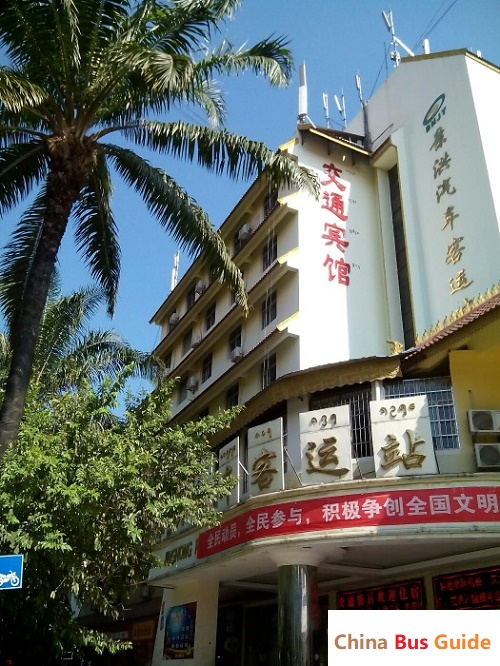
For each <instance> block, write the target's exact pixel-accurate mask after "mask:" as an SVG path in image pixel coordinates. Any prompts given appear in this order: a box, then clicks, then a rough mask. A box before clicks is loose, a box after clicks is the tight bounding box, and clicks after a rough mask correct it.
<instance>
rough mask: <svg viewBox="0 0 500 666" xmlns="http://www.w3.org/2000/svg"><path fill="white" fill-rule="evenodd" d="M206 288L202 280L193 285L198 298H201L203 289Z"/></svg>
mask: <svg viewBox="0 0 500 666" xmlns="http://www.w3.org/2000/svg"><path fill="white" fill-rule="evenodd" d="M206 288H207V284H206V282H204V281H203V280H198V282H197V283H196V284H195V287H194V290H195V292H196V293H197V294H198V296H201V294H203V292H204V291H205V289H206Z"/></svg>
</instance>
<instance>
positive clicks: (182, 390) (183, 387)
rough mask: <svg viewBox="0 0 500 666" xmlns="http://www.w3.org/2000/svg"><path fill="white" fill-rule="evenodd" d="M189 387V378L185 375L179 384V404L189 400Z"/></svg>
mask: <svg viewBox="0 0 500 666" xmlns="http://www.w3.org/2000/svg"><path fill="white" fill-rule="evenodd" d="M187 385H188V376H187V375H185V376H184V377H182V379H181V381H180V382H179V404H181V402H184V400H185V399H186V398H187Z"/></svg>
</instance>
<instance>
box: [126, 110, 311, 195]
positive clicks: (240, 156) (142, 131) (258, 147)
mask: <svg viewBox="0 0 500 666" xmlns="http://www.w3.org/2000/svg"><path fill="white" fill-rule="evenodd" d="M123 134H124V135H125V137H126V138H127V139H128V140H131V141H134V142H135V143H136V144H138V145H140V146H146V147H147V148H150V149H151V150H155V151H157V152H159V153H168V154H170V155H172V156H173V157H176V158H180V159H183V160H186V161H189V162H194V161H196V162H197V163H198V164H199V165H200V166H203V167H204V168H206V169H209V170H210V171H214V172H215V173H217V174H222V173H225V174H227V175H228V176H230V177H231V178H233V179H250V178H255V177H256V176H258V175H259V174H261V173H263V172H264V170H265V171H266V173H267V174H268V175H269V178H270V180H271V182H272V184H273V185H275V186H286V187H291V186H293V185H295V186H298V187H301V188H303V189H305V190H306V191H308V192H310V193H311V194H313V195H314V196H319V183H318V180H317V177H316V176H315V174H314V173H313V172H312V171H311V170H309V169H306V168H304V167H302V166H300V165H298V164H297V163H296V162H295V161H294V160H292V159H290V158H288V157H287V156H285V155H281V154H279V153H273V151H271V150H270V149H269V148H267V147H266V146H265V145H264V144H263V143H260V142H257V141H251V140H250V139H247V138H246V137H242V136H239V135H238V134H233V133H231V132H227V131H225V130H216V129H213V128H210V127H203V126H200V125H191V124H189V123H183V122H178V123H161V122H143V123H140V124H139V125H138V126H131V127H127V128H124V129H123Z"/></svg>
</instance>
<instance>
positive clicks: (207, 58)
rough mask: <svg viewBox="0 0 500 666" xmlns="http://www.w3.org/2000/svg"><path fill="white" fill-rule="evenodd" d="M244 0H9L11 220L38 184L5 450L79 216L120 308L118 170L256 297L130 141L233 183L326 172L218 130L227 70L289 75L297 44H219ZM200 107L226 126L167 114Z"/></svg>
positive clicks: (6, 123)
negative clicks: (70, 229) (62, 251)
mask: <svg viewBox="0 0 500 666" xmlns="http://www.w3.org/2000/svg"><path fill="white" fill-rule="evenodd" d="M239 4H240V2H239V0H78V2H75V0H3V2H2V11H1V12H0V46H1V47H2V49H3V53H4V54H5V57H6V58H7V59H8V65H7V66H4V67H0V215H2V214H4V213H5V212H6V211H8V210H9V209H11V208H12V207H13V206H15V205H16V204H18V203H19V202H20V201H23V200H25V199H26V197H27V196H28V195H30V194H31V193H33V196H34V199H33V200H32V203H31V205H30V206H29V208H28V210H27V212H26V213H25V214H24V216H23V217H22V218H21V220H20V222H19V224H18V225H17V227H16V229H15V230H14V232H13V234H12V236H11V239H10V243H9V245H8V247H7V251H6V255H5V260H4V266H3V271H2V273H3V280H2V284H3V287H2V300H3V304H4V309H6V310H7V311H8V312H12V313H15V315H14V316H13V323H12V331H13V335H12V360H11V367H10V371H9V376H8V380H7V384H6V390H5V395H4V401H3V404H2V409H1V412H0V456H1V455H2V452H3V451H4V450H5V447H6V446H7V445H8V444H9V443H11V442H13V441H14V440H15V438H16V435H17V432H18V428H19V423H20V420H21V418H22V412H23V407H24V402H25V399H26V395H27V391H28V386H29V379H30V371H31V365H32V360H33V354H34V350H35V345H36V338H37V335H38V332H39V325H40V320H41V317H42V313H43V308H44V305H45V302H46V298H47V294H48V290H49V284H50V279H51V275H52V271H53V267H54V264H55V261H56V257H57V254H58V250H59V247H60V243H61V240H62V238H63V236H64V233H65V231H66V228H67V225H68V222H69V220H70V219H72V221H73V222H74V228H75V239H76V244H77V247H78V250H79V252H80V253H81V254H82V255H83V257H84V258H85V260H86V262H87V264H88V266H89V269H90V272H91V274H92V276H93V278H94V279H95V280H96V281H97V282H98V283H99V284H100V285H101V286H102V288H103V289H104V291H105V293H106V297H107V300H108V309H109V311H110V312H112V310H113V306H114V303H115V298H116V291H117V285H118V276H119V267H120V261H119V245H118V238H117V224H116V221H115V219H114V217H113V214H112V211H111V207H110V196H111V191H112V179H111V170H114V172H116V173H117V174H118V175H119V176H120V177H121V178H122V179H123V180H124V181H125V183H126V184H127V185H128V186H129V187H130V188H131V189H132V190H135V191H136V192H137V193H138V194H139V195H140V196H141V197H142V198H143V200H144V201H145V203H146V205H147V207H148V209H149V211H150V212H151V213H152V215H153V216H154V217H156V218H157V219H158V221H159V222H160V224H161V225H163V226H164V227H165V228H166V229H167V230H168V231H169V232H170V233H171V234H172V235H173V237H174V239H175V240H176V242H177V243H178V244H179V246H180V247H182V248H183V249H185V250H187V251H189V252H191V253H193V252H201V253H202V255H203V257H204V258H205V259H206V260H207V262H208V263H209V264H210V266H211V268H212V269H213V271H214V273H215V275H216V276H217V277H218V278H219V279H220V280H221V281H224V282H226V283H228V284H229V285H230V286H231V288H232V289H233V290H234V291H235V293H236V297H237V300H238V301H239V302H240V303H241V304H242V305H243V306H245V304H246V294H245V289H244V283H243V279H242V276H241V274H240V272H239V271H238V269H237V268H236V266H235V265H234V264H233V263H232V261H231V259H230V256H229V254H228V251H227V248H226V247H225V245H224V243H223V241H222V239H221V237H220V235H219V234H218V233H216V231H215V230H214V228H213V227H212V225H211V223H210V221H209V219H208V217H207V215H206V214H205V213H204V211H203V210H202V209H201V208H200V206H199V205H198V204H197V203H196V202H195V200H194V199H192V198H191V197H190V196H189V195H188V194H187V192H186V191H185V190H183V189H182V188H181V187H180V186H179V185H178V184H177V183H176V182H175V180H174V179H173V178H172V177H170V176H169V175H168V173H167V172H166V171H164V170H162V169H159V168H155V167H153V166H152V165H151V164H149V162H148V161H146V160H145V159H144V158H143V157H141V156H140V155H139V154H137V153H136V152H134V151H133V150H132V149H131V148H128V147H124V146H123V144H120V145H117V144H116V143H109V142H108V138H109V135H110V134H111V133H118V134H119V135H120V136H121V138H122V139H124V140H125V142H126V143H125V145H130V146H133V147H138V148H147V149H150V150H152V151H156V152H158V153H160V154H166V155H170V156H172V157H173V158H176V159H178V158H181V159H186V160H188V161H192V162H195V163H197V164H199V165H201V166H203V167H206V168H208V169H210V170H212V171H214V172H216V173H225V174H228V175H229V176H231V177H233V178H239V177H252V176H255V175H257V174H259V173H261V172H262V171H263V170H264V169H265V170H266V171H267V173H268V174H269V177H270V178H271V180H272V181H273V183H274V184H291V183H294V184H295V185H298V186H305V187H307V188H309V190H310V191H313V192H315V193H317V183H316V179H315V178H314V177H313V176H312V174H311V173H310V172H308V171H307V170H306V169H303V168H301V167H300V166H298V165H296V164H295V163H294V162H293V161H292V160H289V159H288V158H287V157H286V156H283V155H280V154H275V153H273V152H272V151H270V150H269V149H267V148H266V147H265V146H264V145H262V144H260V143H256V142H252V141H250V140H248V139H246V138H244V137H240V136H235V135H234V134H231V133H229V132H228V131H226V130H224V129H219V128H217V124H218V125H219V127H220V125H221V123H222V121H223V119H224V99H223V96H222V94H221V92H220V90H218V88H217V86H216V85H215V83H214V77H217V76H219V75H221V74H238V73H240V72H242V71H244V70H251V71H253V72H255V73H257V74H262V75H264V76H265V77H266V78H267V79H268V81H269V82H270V83H271V84H272V85H277V86H279V85H284V84H287V83H288V81H289V78H290V74H291V57H290V52H289V50H288V48H287V44H286V41H285V40H284V39H283V38H281V37H278V38H273V37H270V38H266V39H263V40H262V41H260V42H258V43H257V44H255V45H254V46H250V47H248V48H241V49H235V48H233V47H232V46H231V45H230V44H228V43H227V42H225V41H222V42H221V43H219V44H218V45H216V46H215V47H214V48H213V49H212V50H209V48H208V45H209V44H213V43H214V42H213V39H214V36H215V34H216V33H217V30H218V27H219V26H220V24H221V22H223V21H224V20H225V19H226V18H228V17H231V15H232V13H233V11H234V10H235V9H236V8H237V7H238V5H239ZM183 105H195V106H196V107H198V108H201V109H202V110H203V111H204V112H205V113H206V115H207V120H208V121H210V122H211V123H214V124H215V125H214V126H202V125H191V124H188V123H184V122H180V121H174V122H170V121H165V118H166V117H168V114H169V113H170V114H172V113H173V112H174V111H175V110H176V109H177V108H178V107H179V106H183Z"/></svg>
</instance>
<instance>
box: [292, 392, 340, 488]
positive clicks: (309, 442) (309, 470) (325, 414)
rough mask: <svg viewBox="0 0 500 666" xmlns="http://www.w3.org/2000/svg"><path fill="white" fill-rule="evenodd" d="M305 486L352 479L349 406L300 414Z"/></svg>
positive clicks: (303, 480)
mask: <svg viewBox="0 0 500 666" xmlns="http://www.w3.org/2000/svg"><path fill="white" fill-rule="evenodd" d="M300 449H301V452H302V483H303V484H306V485H311V484H318V483H332V482H334V481H346V480H348V479H352V462H351V458H352V456H351V431H350V411H349V405H341V406H339V407H328V408H325V409H317V410H313V411H311V412H303V413H302V414H300Z"/></svg>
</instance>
